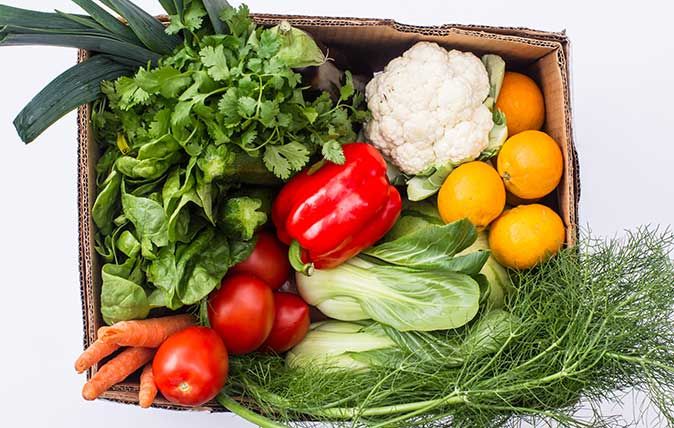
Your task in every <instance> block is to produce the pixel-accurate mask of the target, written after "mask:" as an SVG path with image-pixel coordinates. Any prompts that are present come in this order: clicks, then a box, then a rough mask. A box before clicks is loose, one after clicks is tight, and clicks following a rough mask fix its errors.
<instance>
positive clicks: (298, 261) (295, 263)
mask: <svg viewBox="0 0 674 428" xmlns="http://www.w3.org/2000/svg"><path fill="white" fill-rule="evenodd" d="M288 260H289V261H290V266H292V267H293V269H295V270H296V271H297V272H301V273H303V274H304V275H306V276H311V275H312V274H313V273H314V264H313V263H304V262H303V261H302V247H301V246H300V243H299V242H297V241H293V242H292V244H290V249H289V250H288Z"/></svg>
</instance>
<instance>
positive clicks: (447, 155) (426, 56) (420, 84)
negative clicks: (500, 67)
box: [365, 42, 494, 174]
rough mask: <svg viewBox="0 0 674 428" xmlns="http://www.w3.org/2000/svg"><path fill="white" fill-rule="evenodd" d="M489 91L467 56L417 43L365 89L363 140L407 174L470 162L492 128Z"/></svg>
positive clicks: (481, 68) (479, 69) (477, 62)
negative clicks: (366, 116)
mask: <svg viewBox="0 0 674 428" xmlns="http://www.w3.org/2000/svg"><path fill="white" fill-rule="evenodd" d="M489 88H490V86H489V76H488V74H487V70H486V69H485V67H484V65H483V64H482V61H480V59H479V58H477V57H476V56H475V55H473V54H472V53H470V52H460V51H457V50H452V51H447V50H445V49H443V48H442V47H440V46H438V45H437V44H436V43H429V42H419V43H417V44H416V45H414V46H413V47H412V48H411V49H409V50H408V51H407V52H405V53H404V54H403V55H402V56H400V57H398V58H396V59H394V60H393V61H391V62H390V63H389V64H388V65H387V66H386V68H385V69H384V71H383V72H381V73H378V74H376V75H375V77H374V78H373V79H372V80H371V81H370V83H369V84H368V85H367V88H366V96H367V102H368V107H369V108H370V111H371V112H372V119H371V120H370V121H369V122H368V123H367V124H366V126H365V133H366V136H367V138H368V139H369V140H370V142H371V143H372V144H373V145H375V146H376V147H377V148H379V149H380V150H381V151H382V152H383V153H384V155H386V156H387V157H388V158H389V159H390V160H391V161H392V162H393V163H395V164H396V165H397V166H398V167H399V168H400V170H401V171H403V172H405V173H407V174H419V173H421V172H422V171H424V170H427V169H428V168H429V167H433V166H441V165H446V164H448V163H454V164H458V163H461V162H465V161H468V160H472V159H475V158H477V157H478V156H479V155H480V153H481V152H482V151H483V150H484V149H485V148H486V147H487V145H488V144H489V132H490V131H491V129H492V127H493V126H494V124H493V121H492V114H491V112H490V111H489V109H488V108H487V107H486V106H485V105H484V104H483V103H484V100H485V99H486V98H487V96H488V95H489Z"/></svg>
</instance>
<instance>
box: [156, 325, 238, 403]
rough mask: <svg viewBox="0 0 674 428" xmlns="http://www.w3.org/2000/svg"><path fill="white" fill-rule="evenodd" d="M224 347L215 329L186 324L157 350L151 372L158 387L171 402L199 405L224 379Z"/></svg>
mask: <svg viewBox="0 0 674 428" xmlns="http://www.w3.org/2000/svg"><path fill="white" fill-rule="evenodd" d="M228 370H229V365H228V358H227V349H226V348H225V344H224V343H223V342H222V339H220V337H219V336H218V335H217V333H216V332H215V331H213V330H212V329H210V328H207V327H189V328H186V329H185V330H182V331H180V332H178V333H175V334H174V335H172V336H170V337H169V338H168V339H166V341H165V342H164V343H162V345H161V346H160V347H159V349H158V350H157V354H156V355H155V357H154V361H153V362H152V372H153V373H154V381H155V383H156V384H157V388H159V390H160V391H161V393H162V394H163V395H164V397H166V399H167V400H168V401H170V402H172V403H176V404H183V405H187V406H200V405H202V404H204V403H206V402H208V401H210V400H211V399H213V398H214V397H215V396H216V395H217V394H218V392H220V390H221V389H222V387H223V386H224V385H225V382H226V381H227V373H228Z"/></svg>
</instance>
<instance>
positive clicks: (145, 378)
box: [138, 364, 157, 409]
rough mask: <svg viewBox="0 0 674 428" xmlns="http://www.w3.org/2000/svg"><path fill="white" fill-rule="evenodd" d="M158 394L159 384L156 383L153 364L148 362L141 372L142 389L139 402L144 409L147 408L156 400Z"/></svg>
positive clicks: (139, 393)
mask: <svg viewBox="0 0 674 428" xmlns="http://www.w3.org/2000/svg"><path fill="white" fill-rule="evenodd" d="M156 396H157V385H155V383H154V374H153V373H152V364H147V365H146V366H145V368H144V369H143V372H142V373H141V374H140V391H139V392H138V403H139V404H140V407H142V408H143V409H147V408H148V407H150V406H151V405H152V403H153V402H154V399H155V397H156Z"/></svg>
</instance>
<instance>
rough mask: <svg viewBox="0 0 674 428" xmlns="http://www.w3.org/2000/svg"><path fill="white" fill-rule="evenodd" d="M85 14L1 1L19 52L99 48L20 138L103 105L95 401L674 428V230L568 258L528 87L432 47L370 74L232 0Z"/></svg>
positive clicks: (540, 118) (36, 108)
mask: <svg viewBox="0 0 674 428" xmlns="http://www.w3.org/2000/svg"><path fill="white" fill-rule="evenodd" d="M74 2H75V3H76V4H78V5H79V6H80V7H81V8H82V9H84V10H85V11H86V12H87V13H88V15H73V14H66V13H62V12H56V13H51V14H50V13H42V12H33V11H26V10H22V9H17V8H12V7H8V6H0V26H1V27H0V45H22V44H52V45H61V46H72V47H79V48H85V49H89V50H90V51H92V52H93V56H92V57H91V58H90V59H88V60H87V61H85V62H83V63H81V64H79V65H77V66H75V67H73V68H72V69H70V70H68V71H66V72H65V73H64V74H63V75H61V76H59V77H58V78H57V79H56V80H55V81H54V82H52V83H51V84H50V85H48V86H47V87H46V88H45V89H44V90H43V91H42V92H41V93H40V94H39V95H38V96H37V97H36V98H35V99H34V100H33V101H32V102H31V103H30V104H29V105H28V106H27V107H26V108H25V109H24V111H22V112H21V113H20V115H19V117H18V118H17V120H16V121H15V124H16V127H17V130H18V132H19V135H20V136H21V137H22V139H24V141H26V142H30V141H32V140H33V139H35V138H36V137H37V136H38V135H39V134H40V133H41V132H42V131H43V130H44V129H46V128H47V127H48V126H49V125H50V124H52V123H53V122H54V121H55V120H57V119H58V118H60V117H61V116H63V114H65V113H66V112H68V111H70V110H72V109H73V108H75V107H77V106H79V105H81V104H83V103H93V108H92V118H91V119H92V125H93V129H94V138H95V139H96V142H97V143H98V145H99V147H100V158H99V161H98V164H97V167H96V171H97V187H98V192H97V197H96V200H95V203H94V204H93V208H92V212H91V215H92V218H93V220H94V223H95V225H96V229H97V232H96V251H97V252H98V253H99V255H100V257H101V260H102V261H103V262H104V263H103V267H102V271H101V279H102V287H101V296H100V297H101V306H100V307H101V315H102V318H103V320H104V321H105V323H106V324H107V326H104V327H101V328H100V330H99V331H98V338H97V340H96V341H95V342H94V343H93V344H92V345H91V346H90V347H89V348H88V349H86V350H85V351H84V353H83V354H82V355H81V356H80V357H79V358H78V360H77V361H76V363H75V368H76V370H77V371H78V373H82V372H84V371H86V370H88V369H90V368H92V367H94V366H96V365H98V366H97V367H98V370H97V371H96V372H95V374H93V376H92V377H91V378H90V380H89V381H88V382H87V383H86V385H85V386H84V388H83V391H82V395H83V397H84V398H85V399H87V400H93V399H95V398H97V397H99V396H101V395H102V394H103V393H105V391H107V390H108V389H109V388H111V387H113V386H114V385H115V384H117V383H120V382H122V381H124V380H125V379H127V378H128V377H130V376H134V375H135V374H139V375H140V379H139V384H140V389H139V397H138V400H139V403H140V405H141V406H142V407H149V406H151V405H152V404H153V403H154V402H155V399H156V397H157V396H158V395H159V394H161V396H163V398H164V399H166V400H168V401H169V402H171V403H175V404H179V405H183V406H201V405H204V404H205V403H208V402H210V401H211V400H213V399H216V400H217V401H218V402H219V403H220V404H221V405H222V406H224V407H225V408H227V409H229V410H230V411H232V412H235V413H237V414H239V415H240V416H242V417H244V418H246V419H248V420H250V421H252V422H254V423H256V424H258V425H259V426H262V427H279V426H286V425H290V424H293V421H301V420H320V421H326V422H330V423H332V424H342V423H344V424H347V423H348V424H350V425H352V426H377V427H379V426H401V427H410V426H446V425H448V424H451V425H452V426H457V427H463V426H465V427H476V426H480V427H482V426H484V427H487V426H503V425H517V424H518V423H520V422H522V421H524V420H528V421H534V422H542V423H552V422H558V423H560V424H562V425H564V426H595V425H598V426H608V425H610V424H611V423H612V422H613V419H611V418H610V417H609V416H607V415H602V414H601V413H600V412H599V411H598V410H597V406H596V405H597V403H599V401H600V400H603V399H606V398H613V397H616V394H618V393H617V392H616V391H621V390H624V389H626V388H637V389H641V390H644V391H646V392H647V393H648V395H649V397H650V400H651V404H653V405H655V406H657V408H658V409H659V410H660V412H661V414H662V417H663V422H664V423H666V424H668V425H669V426H674V414H673V413H672V408H674V399H673V398H672V397H674V325H673V322H672V319H673V317H674V264H673V263H672V259H671V251H672V249H673V246H674V234H672V233H671V231H669V230H665V231H660V230H658V229H657V228H642V229H638V230H636V231H635V232H632V233H629V234H628V236H627V238H626V239H624V240H600V239H596V238H593V237H591V236H589V235H586V236H582V237H581V238H580V241H579V243H578V244H577V245H575V246H569V247H566V248H564V243H565V242H566V238H567V231H566V228H565V225H564V222H563V221H562V219H561V218H560V216H559V215H558V214H557V213H556V212H555V210H554V209H553V208H554V206H555V204H554V196H552V197H551V195H554V192H555V190H556V189H557V187H558V185H559V183H560V180H561V178H562V175H563V173H564V162H563V155H562V152H561V150H560V147H559V144H558V143H557V142H556V141H555V140H554V139H553V138H552V137H551V136H550V135H547V134H546V133H544V132H542V131H541V129H543V125H544V123H545V103H544V97H543V93H542V91H541V90H540V88H539V87H538V85H537V84H536V82H535V81H534V80H532V79H531V78H530V77H528V76H526V75H524V74H521V73H517V72H513V71H506V70H507V68H508V67H507V65H506V63H505V62H504V61H503V59H501V58H500V57H499V56H497V55H494V54H490V55H485V56H483V57H482V58H478V57H476V56H475V55H474V54H472V53H470V52H460V51H457V50H447V49H445V48H443V47H441V46H439V45H437V44H435V43H429V42H419V43H417V44H415V45H413V46H411V47H409V49H408V50H407V51H406V52H404V53H403V54H402V55H401V56H400V57H398V58H394V59H392V60H391V61H390V63H389V64H388V65H387V66H386V67H385V69H384V70H381V71H380V72H378V73H376V74H375V75H374V76H357V75H352V74H351V73H350V72H349V71H348V70H340V69H339V68H338V67H337V66H336V65H335V64H333V63H332V62H331V61H330V60H329V58H328V57H327V53H328V50H327V48H326V47H323V46H320V45H319V43H317V42H316V41H315V40H313V39H312V37H311V36H310V35H309V34H307V33H305V32H303V31H301V30H299V29H297V28H293V27H292V26H290V25H289V24H288V23H287V22H283V23H281V24H280V25H278V26H276V27H273V28H263V27H260V26H257V25H256V24H255V23H254V22H253V21H252V19H251V18H250V17H249V14H248V9H247V8H246V7H245V6H241V7H239V8H238V9H237V8H233V7H231V6H230V5H229V4H228V3H227V2H226V1H224V0H181V1H176V0H162V1H161V4H162V6H163V7H164V8H165V9H166V11H167V13H168V14H169V15H170V16H171V20H170V23H169V24H168V26H167V27H165V26H164V25H163V24H161V23H160V22H159V21H157V20H155V19H154V18H153V17H151V16H149V15H148V14H147V13H145V12H143V11H142V10H141V9H139V8H138V7H137V6H135V5H134V4H133V3H131V2H130V1H128V0H101V1H100V2H96V1H93V0H74ZM98 3H102V4H103V5H104V6H107V7H108V8H109V9H111V10H112V11H114V12H117V13H118V14H119V15H120V16H122V17H123V18H124V19H125V21H126V24H128V25H125V24H122V23H121V22H120V21H118V19H117V18H116V17H115V16H114V15H112V14H111V13H109V12H108V11H107V10H106V9H104V8H103V7H101V5H99V4H98ZM340 65H342V64H340ZM419 76H424V84H420V83H419ZM358 140H361V141H363V142H357V141H358ZM436 194H437V195H436ZM312 307H313V308H312ZM312 321H313V323H312ZM581 400H585V401H589V403H590V404H591V405H592V406H591V410H592V413H591V414H590V415H589V416H587V415H586V416H579V415H578V414H577V413H576V410H578V408H579V403H580V402H581ZM283 424H286V425H283Z"/></svg>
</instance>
